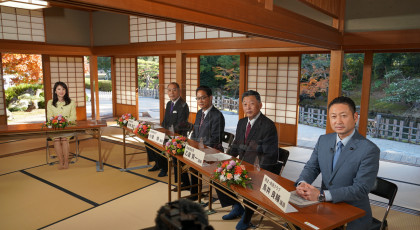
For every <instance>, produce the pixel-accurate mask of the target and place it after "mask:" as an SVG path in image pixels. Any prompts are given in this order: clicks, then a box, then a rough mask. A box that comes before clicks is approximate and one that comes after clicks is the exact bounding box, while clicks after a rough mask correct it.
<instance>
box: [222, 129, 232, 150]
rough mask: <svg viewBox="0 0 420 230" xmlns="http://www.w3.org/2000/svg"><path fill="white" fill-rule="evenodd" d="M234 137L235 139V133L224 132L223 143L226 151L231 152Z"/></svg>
mask: <svg viewBox="0 0 420 230" xmlns="http://www.w3.org/2000/svg"><path fill="white" fill-rule="evenodd" d="M233 139H235V135H233V134H232V133H228V132H223V136H222V145H223V149H224V150H225V153H229V152H230V149H231V147H232V143H233Z"/></svg>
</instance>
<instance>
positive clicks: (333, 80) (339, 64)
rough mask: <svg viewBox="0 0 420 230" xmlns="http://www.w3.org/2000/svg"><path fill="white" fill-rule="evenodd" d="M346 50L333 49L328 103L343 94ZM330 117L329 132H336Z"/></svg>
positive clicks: (328, 122)
mask: <svg viewBox="0 0 420 230" xmlns="http://www.w3.org/2000/svg"><path fill="white" fill-rule="evenodd" d="M343 62H344V51H343V50H331V61H330V79H329V84H328V103H330V102H331V101H332V100H333V99H334V98H336V97H338V96H341V81H342V73H343ZM329 120H330V119H329V117H328V116H327V129H326V132H327V133H332V132H334V131H333V130H332V129H331V127H330V121H329Z"/></svg>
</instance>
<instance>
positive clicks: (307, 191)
mask: <svg viewBox="0 0 420 230" xmlns="http://www.w3.org/2000/svg"><path fill="white" fill-rule="evenodd" d="M296 193H297V194H298V195H299V196H301V197H302V198H304V199H306V200H310V201H316V200H318V196H319V193H320V191H319V190H318V189H317V188H315V187H314V186H312V185H310V184H308V183H306V182H302V183H300V184H299V185H298V186H297V187H296Z"/></svg>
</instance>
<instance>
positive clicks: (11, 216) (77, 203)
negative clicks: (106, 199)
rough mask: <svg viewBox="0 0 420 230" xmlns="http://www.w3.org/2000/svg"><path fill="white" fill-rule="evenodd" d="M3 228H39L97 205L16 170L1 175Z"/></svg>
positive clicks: (0, 202) (0, 220) (0, 196)
mask: <svg viewBox="0 0 420 230" xmlns="http://www.w3.org/2000/svg"><path fill="white" fill-rule="evenodd" d="M0 206H1V208H0V229H37V228H40V227H43V226H46V225H48V224H51V223H54V222H56V221H59V220H61V219H63V218H66V217H68V216H71V215H74V214H76V213H79V212H81V211H83V210H86V209H89V208H91V207H93V206H92V205H90V204H88V203H86V202H84V201H81V200H79V199H77V198H75V197H73V196H69V195H68V194H66V193H64V192H62V191H60V190H58V189H57V188H54V187H51V186H49V185H47V184H45V183H43V182H41V181H39V180H36V179H33V178H32V177H30V176H28V175H25V174H23V173H21V172H15V173H11V174H8V175H3V176H0Z"/></svg>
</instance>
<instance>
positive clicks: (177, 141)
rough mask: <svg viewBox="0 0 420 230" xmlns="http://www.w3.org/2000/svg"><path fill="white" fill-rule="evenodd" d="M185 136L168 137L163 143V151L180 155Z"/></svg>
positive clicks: (182, 152) (183, 147)
mask: <svg viewBox="0 0 420 230" xmlns="http://www.w3.org/2000/svg"><path fill="white" fill-rule="evenodd" d="M186 141H187V138H186V137H184V136H178V137H176V138H169V140H168V142H166V144H165V149H166V150H165V151H166V153H167V154H175V155H182V154H184V151H185V142H186Z"/></svg>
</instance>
